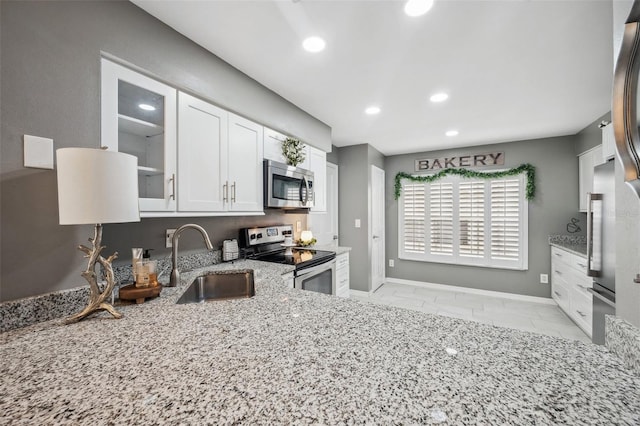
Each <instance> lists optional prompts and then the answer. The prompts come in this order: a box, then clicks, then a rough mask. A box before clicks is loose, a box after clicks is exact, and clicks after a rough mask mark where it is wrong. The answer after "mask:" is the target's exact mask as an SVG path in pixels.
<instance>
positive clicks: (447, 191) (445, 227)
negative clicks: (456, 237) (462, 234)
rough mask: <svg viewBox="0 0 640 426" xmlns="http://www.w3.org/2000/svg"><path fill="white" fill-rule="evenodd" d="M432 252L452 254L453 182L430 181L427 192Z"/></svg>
mask: <svg viewBox="0 0 640 426" xmlns="http://www.w3.org/2000/svg"><path fill="white" fill-rule="evenodd" d="M429 214H430V218H431V221H430V231H431V233H430V234H431V238H430V241H429V247H430V251H431V253H432V254H444V255H452V254H453V184H452V183H447V182H442V183H432V184H431V188H430V192H429Z"/></svg>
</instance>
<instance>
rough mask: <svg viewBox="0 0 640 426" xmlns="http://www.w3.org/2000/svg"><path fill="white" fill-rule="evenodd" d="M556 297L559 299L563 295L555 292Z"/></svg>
mask: <svg viewBox="0 0 640 426" xmlns="http://www.w3.org/2000/svg"><path fill="white" fill-rule="evenodd" d="M554 293H555V295H556V296H558V297H562V295H561V294H560V293H558V292H557V291H554Z"/></svg>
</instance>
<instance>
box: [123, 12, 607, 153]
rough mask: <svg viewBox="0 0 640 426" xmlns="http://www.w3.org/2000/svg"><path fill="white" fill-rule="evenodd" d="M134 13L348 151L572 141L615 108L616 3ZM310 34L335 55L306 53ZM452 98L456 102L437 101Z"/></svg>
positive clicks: (385, 150) (398, 150) (404, 150)
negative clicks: (265, 90) (170, 31)
mask: <svg viewBox="0 0 640 426" xmlns="http://www.w3.org/2000/svg"><path fill="white" fill-rule="evenodd" d="M133 2H134V3H135V4H137V5H138V6H140V7H141V8H143V9H144V10H146V11H147V12H149V13H150V14H152V15H154V16H156V17H157V18H158V19H160V20H161V21H163V22H165V23H167V24H168V25H170V26H171V27H173V28H174V29H175V30H177V31H178V32H180V33H182V34H184V35H185V36H187V37H189V38H190V39H192V40H193V41H195V42H196V43H198V44H200V45H201V46H203V47H205V48H206V49H208V50H209V51H211V52H213V53H214V54H216V55H217V56H219V57H220V58H222V59H224V60H225V61H227V62H228V63H230V64H231V65H233V66H234V67H236V68H238V69H239V70H241V71H243V72H244V73H246V74H248V75H249V76H251V77H252V78H254V79H255V80H257V81H259V82H260V83H262V84H263V85H265V86H267V87H269V88H270V89H272V90H273V91H275V92H277V93H279V94H280V95H281V96H283V97H284V98H286V99H288V100H289V101H291V102H293V103H294V104H296V105H297V106H299V107H300V108H302V109H304V110H305V111H307V112H308V113H309V114H311V115H313V116H315V117H316V118H318V119H320V120H321V121H323V122H325V123H327V124H328V125H329V126H331V128H332V137H333V141H334V144H335V145H337V146H346V145H353V144H359V143H369V144H371V145H372V146H374V147H375V148H376V149H378V150H379V151H381V152H382V153H383V154H385V155H393V154H400V153H407V152H419V151H428V150H433V149H443V148H451V147H462V146H471V145H481V144H488V143H496V142H507V141H513V140H524V139H534V138H541V137H549V136H558V135H568V134H575V133H576V132H578V131H579V130H581V129H583V128H584V127H585V126H587V125H588V124H589V123H591V122H592V121H594V120H595V119H597V118H598V117H599V116H601V115H602V114H604V113H606V112H607V111H609V110H610V98H611V76H612V69H613V58H612V55H613V53H612V50H613V47H612V44H613V42H612V11H611V9H612V4H611V1H610V0H608V1H604V0H592V1H587V0H580V1H570V0H559V1H543V0H528V1H527V0H524V1H516V0H502V1H452V0H448V1H445V0H440V1H439V0H436V2H435V5H434V6H433V8H432V9H431V11H430V12H429V13H428V14H426V15H423V16H421V17H417V18H411V17H408V16H407V15H405V14H404V12H403V5H404V2H402V1H341V0H334V1H328V0H325V1H312V0H300V1H271V0H263V1H238V0H236V1H211V0H210V1H202V0H200V1H177V0H174V1H167V0H165V1H148V0H133ZM310 35H319V36H321V37H323V38H324V39H325V40H326V41H327V47H326V49H325V50H324V51H323V52H320V53H315V54H313V53H308V52H306V51H304V50H303V49H302V46H301V44H302V40H303V39H304V38H305V37H308V36H310ZM440 91H445V92H447V93H449V95H450V97H449V99H448V100H447V101H446V102H443V103H440V104H433V103H431V102H430V101H429V96H430V95H431V94H433V93H435V92H440ZM370 105H378V106H380V108H381V109H382V112H381V113H380V114H378V115H376V116H368V115H366V114H365V113H364V109H365V108H366V107H367V106H370ZM450 129H456V130H459V132H460V134H459V135H458V136H456V137H453V138H451V137H446V136H445V131H447V130H450Z"/></svg>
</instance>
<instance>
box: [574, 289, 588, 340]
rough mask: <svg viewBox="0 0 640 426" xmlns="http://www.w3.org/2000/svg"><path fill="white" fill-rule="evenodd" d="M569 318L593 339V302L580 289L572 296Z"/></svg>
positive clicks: (575, 290)
mask: <svg viewBox="0 0 640 426" xmlns="http://www.w3.org/2000/svg"><path fill="white" fill-rule="evenodd" d="M569 316H571V318H572V319H573V320H574V321H575V323H576V324H578V326H579V327H580V328H581V329H583V330H584V331H585V333H587V335H589V337H591V329H592V320H593V301H592V298H591V297H590V295H589V296H585V295H584V294H583V293H582V291H580V290H579V289H574V290H573V293H572V294H571V307H570V312H569Z"/></svg>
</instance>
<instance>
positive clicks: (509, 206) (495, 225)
mask: <svg viewBox="0 0 640 426" xmlns="http://www.w3.org/2000/svg"><path fill="white" fill-rule="evenodd" d="M520 192H521V189H520V181H519V180H518V179H503V180H496V181H493V182H491V258H492V259H506V260H513V259H517V258H518V257H519V254H520V245H521V241H520V199H521V198H522V195H521V193H520Z"/></svg>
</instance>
